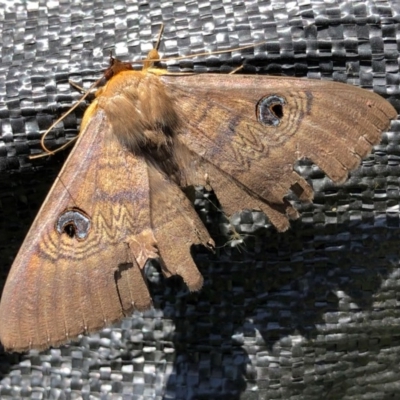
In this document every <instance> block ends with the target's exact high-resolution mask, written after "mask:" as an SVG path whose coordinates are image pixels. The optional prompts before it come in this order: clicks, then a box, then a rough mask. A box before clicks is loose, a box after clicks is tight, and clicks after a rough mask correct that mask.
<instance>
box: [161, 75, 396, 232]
mask: <svg viewBox="0 0 400 400" xmlns="http://www.w3.org/2000/svg"><path fill="white" fill-rule="evenodd" d="M161 79H162V81H163V83H164V84H165V85H166V87H167V88H168V90H169V95H170V97H171V98H172V99H173V101H174V102H175V107H176V110H177V112H178V114H179V115H180V116H181V120H182V121H184V122H183V127H182V129H181V132H180V133H181V134H180V135H179V138H180V140H181V141H182V142H183V143H184V145H185V146H186V147H187V148H189V149H190V150H191V151H192V152H193V153H196V154H197V155H198V156H200V158H199V160H200V161H199V163H200V164H201V165H197V166H196V167H195V168H197V169H198V170H202V172H201V173H202V174H203V175H204V172H205V173H206V176H207V179H208V181H209V183H210V184H211V186H212V187H213V189H214V190H215V192H216V194H217V197H218V198H219V200H220V202H221V204H222V206H223V207H224V209H225V211H226V213H227V214H228V215H229V214H232V213H234V212H236V211H239V210H240V209H243V208H259V209H261V210H263V211H264V212H265V213H266V214H267V215H268V216H269V217H270V220H271V222H272V223H273V224H274V225H275V226H276V227H277V229H278V230H280V231H283V230H285V229H287V228H288V226H289V221H288V217H292V218H296V217H297V212H296V211H295V210H294V209H293V208H292V207H291V205H290V204H289V203H288V202H287V201H286V200H285V198H284V197H285V196H286V195H287V194H288V192H289V190H290V189H291V190H293V191H294V193H295V194H296V195H297V196H298V197H299V198H300V199H301V200H305V201H309V200H311V199H312V197H313V191H312V188H311V187H310V186H309V184H308V183H307V182H306V181H305V180H304V179H303V178H302V177H301V176H300V175H298V174H297V173H296V172H294V170H293V166H294V164H295V163H296V161H298V160H299V159H301V158H304V157H307V158H309V159H311V160H312V161H313V162H315V163H316V164H317V165H319V166H320V167H321V168H322V169H323V170H324V171H325V173H326V174H327V175H328V176H329V177H330V178H331V179H332V180H333V181H334V182H343V181H344V180H345V179H346V178H347V176H348V172H349V171H350V170H352V169H354V168H356V167H357V166H358V165H359V163H360V161H361V159H362V158H363V157H364V156H366V155H367V154H368V153H369V152H370V151H371V148H372V146H373V145H374V144H376V143H378V142H379V141H380V138H381V133H382V131H384V130H385V129H387V128H388V127H389V125H390V120H391V119H393V118H395V117H396V115H397V112H396V111H395V109H394V108H393V107H392V106H391V105H390V104H389V103H388V102H387V101H386V100H384V99H383V98H382V97H380V96H378V95H377V94H375V93H371V92H369V91H367V90H363V89H360V88H357V87H354V86H351V85H346V84H341V83H337V82H326V81H318V80H310V79H299V78H286V77H270V76H257V77H256V78H255V77H254V76H240V75H224V76H221V75H211V74H210V75H189V76H179V77H177V76H173V75H165V76H162V77H161ZM195 168H193V169H195ZM197 175H198V174H197ZM193 180H194V181H197V183H198V184H199V183H200V182H199V180H200V179H199V177H198V176H197V177H195V178H193ZM202 184H204V179H203V182H202Z"/></svg>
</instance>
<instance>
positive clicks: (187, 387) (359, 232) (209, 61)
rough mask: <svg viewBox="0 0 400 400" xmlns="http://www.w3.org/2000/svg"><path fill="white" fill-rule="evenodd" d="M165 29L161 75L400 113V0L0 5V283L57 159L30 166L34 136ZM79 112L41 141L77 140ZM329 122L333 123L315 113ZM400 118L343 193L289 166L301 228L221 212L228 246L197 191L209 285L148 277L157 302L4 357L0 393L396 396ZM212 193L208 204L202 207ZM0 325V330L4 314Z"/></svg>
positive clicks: (313, 172)
mask: <svg viewBox="0 0 400 400" xmlns="http://www.w3.org/2000/svg"><path fill="white" fill-rule="evenodd" d="M161 22H163V23H164V25H165V33H164V35H163V41H162V46H161V51H162V53H163V54H164V55H165V56H166V57H171V56H177V55H182V54H192V53H195V52H200V51H212V50H225V49H231V48H233V47H237V46H241V45H246V44H251V43H258V42H261V41H264V40H268V42H267V43H266V44H263V45H261V46H257V47H255V48H250V49H246V50H242V51H234V52H232V53H226V54H225V53H224V54H219V55H210V56H206V57H198V58H195V59H188V60H185V61H179V62H177V63H175V64H174V65H169V64H168V67H169V68H170V69H171V70H172V71H175V70H183V71H190V70H194V71H199V72H210V71H212V72H215V71H221V72H227V71H230V70H231V69H233V68H235V67H237V66H238V65H243V66H244V67H243V72H245V73H256V72H258V73H267V72H268V73H275V74H284V75H296V76H304V77H309V78H316V79H335V80H339V81H343V82H347V83H349V84H354V85H360V86H362V87H365V88H367V89H370V90H374V91H376V92H378V93H379V94H381V95H383V96H384V97H386V98H388V99H389V100H390V101H391V102H392V104H393V105H395V106H396V107H397V109H398V110H399V109H400V103H399V100H398V99H399V94H400V90H399V65H398V59H399V43H398V38H399V37H400V36H399V33H400V32H399V26H400V25H399V23H400V4H399V2H398V1H397V0H392V1H389V0H387V1H378V0H376V1H360V2H357V1H341V0H336V1H335V0H331V1H328V0H326V1H322V0H310V1H305V0H304V1H302V0H298V1H292V2H287V1H286V2H285V1H278V0H270V1H256V0H254V1H235V2H231V1H221V0H214V1H213V0H200V1H186V2H183V1H177V0H173V1H163V2H158V1H150V2H144V1H112V2H108V1H80V2H73V1H51V2H46V1H37V2H25V1H20V2H12V3H11V2H6V1H2V2H0V43H1V63H0V68H1V73H0V99H1V103H0V124H1V125H0V126H1V129H0V134H1V136H0V170H1V171H2V173H1V176H0V184H1V190H0V216H1V219H0V227H1V228H0V251H1V258H0V260H1V261H0V262H1V264H0V265H1V268H0V271H1V273H0V276H1V280H0V286H2V285H3V284H4V281H5V277H6V275H7V273H8V270H9V268H10V266H11V264H12V260H13V258H14V256H15V254H16V252H17V251H18V248H19V246H20V245H21V243H22V240H23V238H24V235H25V233H26V232H27V229H28V228H29V226H30V224H31V222H32V220H33V218H34V216H35V214H36V212H37V210H38V207H39V206H40V204H41V202H42V201H43V199H44V197H45V195H46V193H47V192H48V190H49V189H50V186H51V183H52V182H53V181H54V179H55V177H56V176H57V172H58V170H59V168H60V167H61V165H62V163H63V161H64V160H65V158H66V156H67V154H66V153H67V152H65V153H62V154H58V155H57V156H55V157H51V158H44V159H40V160H34V161H32V160H29V159H28V158H27V155H29V154H35V153H38V152H40V145H39V138H40V135H41V134H42V133H43V131H44V130H45V129H46V128H47V127H48V126H49V125H50V124H51V122H53V121H54V120H55V119H56V118H57V117H58V116H60V115H62V114H63V113H64V112H65V111H66V110H67V109H68V108H69V107H70V106H71V104H73V103H74V102H75V101H76V100H77V99H78V98H79V97H80V93H79V92H78V91H77V90H75V89H74V88H72V87H71V86H70V84H69V83H68V80H69V79H72V80H74V81H75V82H77V83H78V84H79V85H81V86H83V87H85V88H87V87H89V86H90V84H91V83H93V82H94V80H95V79H96V78H98V77H99V76H100V75H101V71H102V70H104V68H105V67H106V66H107V62H108V54H109V51H110V50H112V51H113V53H114V54H115V55H116V56H117V57H119V58H122V59H125V60H133V59H140V58H143V57H144V56H145V55H146V53H147V52H148V51H149V50H150V49H151V48H152V44H153V43H154V40H155V38H156V37H157V34H158V31H159V27H160V24H161ZM84 109H85V106H82V107H80V108H78V109H77V110H76V112H75V113H73V114H72V115H71V116H69V117H68V118H67V119H66V120H64V121H63V122H62V123H60V124H59V125H57V127H56V129H55V130H53V132H52V134H51V136H50V139H49V141H48V145H49V147H52V146H58V145H60V144H62V143H65V141H66V140H68V139H69V138H71V137H73V136H75V135H76V134H77V132H78V127H79V123H80V119H81V117H82V115H83V112H84ZM326 118H329V110H327V115H326ZM399 131H400V124H399V123H398V121H393V122H392V125H391V129H390V131H389V132H387V133H385V134H384V135H383V137H382V142H381V144H379V145H378V146H376V147H375V150H374V152H373V154H372V155H371V156H369V157H368V158H367V159H366V160H365V161H364V162H363V164H362V165H361V166H360V168H359V169H358V170H357V171H355V172H354V173H353V174H352V175H351V177H350V179H349V180H348V181H347V182H346V183H345V184H344V185H341V186H335V185H333V184H332V183H331V182H330V180H329V179H327V178H326V177H325V175H324V174H323V173H322V172H321V171H320V170H319V169H318V168H317V167H316V166H314V165H313V164H311V163H310V162H307V161H304V162H302V163H299V165H298V166H297V168H298V170H299V171H300V172H301V173H302V175H303V176H304V177H306V178H307V179H308V180H309V181H310V182H311V183H312V185H313V187H314V188H315V190H316V196H315V201H314V203H313V204H307V205H302V204H299V205H298V206H299V209H300V211H301V218H300V219H299V220H298V221H295V222H294V223H292V229H290V230H289V231H288V232H285V233H284V234H277V233H276V231H275V230H274V229H273V228H271V227H270V226H269V225H268V224H267V223H266V220H265V218H264V216H263V215H262V214H261V213H257V212H243V213H241V214H240V215H238V216H237V217H236V219H235V221H234V222H235V227H236V229H237V231H238V233H239V236H235V237H230V236H229V234H227V232H228V227H227V224H226V222H225V221H224V219H223V217H222V215H221V213H220V212H218V211H216V210H215V209H214V208H213V206H212V203H214V202H215V199H214V198H213V195H212V194H209V193H204V192H202V191H199V192H198V193H197V200H196V206H197V208H198V210H199V212H200V213H201V215H202V216H203V217H204V219H205V220H206V221H207V223H208V227H209V228H210V231H211V232H212V234H213V237H214V238H215V239H216V242H217V251H216V253H215V254H210V253H208V252H207V251H206V250H205V249H202V248H198V249H197V248H196V249H194V257H195V261H196V263H197V265H198V267H199V269H200V271H201V272H202V274H203V276H204V278H205V284H204V287H203V289H202V290H201V291H200V292H198V293H188V291H187V290H186V288H185V286H184V284H182V282H181V281H180V280H178V279H168V280H166V279H164V278H163V277H162V276H161V275H160V274H159V272H158V270H157V269H156V268H150V269H149V271H148V276H149V280H150V287H151V291H152V294H153V297H154V309H153V310H150V311H148V312H146V313H135V314H134V315H133V316H132V318H127V319H125V320H124V321H123V322H122V323H120V324H118V325H116V326H113V327H110V328H107V329H104V330H103V331H101V332H99V333H97V334H93V335H91V336H84V337H82V338H81V339H80V340H77V341H74V342H73V343H71V344H70V345H68V346H64V347H61V348H59V349H51V350H48V351H45V352H41V353H38V352H35V351H31V352H29V353H26V354H23V355H16V354H6V353H4V352H1V351H0V398H1V399H16V398H23V397H25V398H35V399H42V398H43V399H44V398H46V399H48V398H49V399H81V398H82V399H97V398H99V399H249V400H250V399H251V400H255V399H310V400H314V399H315V400H319V399H321V398H326V399H389V398H393V399H396V398H400V383H399V374H400V367H399V365H400V309H399V304H398V303H399V295H398V293H400V267H399V258H400V257H399V248H400V246H399V244H400V229H399V199H400V193H399V178H400V167H399V161H400V158H399V156H400V147H399V146H400V144H399V141H400V139H399V138H400V135H399ZM210 200H212V201H211V202H210ZM0 323H1V321H0Z"/></svg>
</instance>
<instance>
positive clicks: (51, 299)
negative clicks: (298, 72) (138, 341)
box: [0, 50, 397, 351]
mask: <svg viewBox="0 0 400 400" xmlns="http://www.w3.org/2000/svg"><path fill="white" fill-rule="evenodd" d="M157 58H158V53H157V52H156V51H155V50H153V52H151V53H150V55H149V57H148V61H147V62H146V63H145V64H144V67H143V69H142V70H141V71H135V70H133V69H132V65H131V64H130V63H125V62H121V61H119V60H116V59H113V60H112V62H111V65H110V67H109V68H108V70H107V71H106V73H105V77H106V78H107V82H106V84H105V85H104V86H103V87H101V88H100V89H99V90H98V91H97V93H96V98H95V100H94V101H93V103H92V104H91V105H90V106H89V108H88V109H87V111H86V113H85V115H84V118H83V121H82V125H81V130H80V135H79V139H78V141H77V143H76V145H75V147H74V149H73V150H72V152H71V154H70V156H69V158H68V160H67V161H66V162H65V165H64V167H63V169H62V171H61V172H60V174H59V178H58V179H57V180H56V182H55V183H54V185H53V187H52V189H51V191H50V193H49V194H48V196H47V198H46V200H45V201H44V204H43V206H42V207H41V209H40V211H39V213H38V215H37V217H36V219H35V221H34V223H33V225H32V227H31V229H30V231H29V233H28V234H27V237H26V239H25V241H24V243H23V245H22V247H21V249H20V251H19V253H18V255H17V257H16V259H15V261H14V264H13V266H12V268H11V271H10V273H9V276H8V279H7V282H6V284H5V287H4V290H3V294H2V299H1V304H0V340H1V342H2V344H3V346H4V347H5V349H7V350H10V351H11V350H12V351H25V350H28V349H31V348H36V349H45V348H47V347H50V346H59V345H61V344H63V343H65V342H67V341H68V340H70V339H72V338H75V337H76V336H78V335H79V334H82V333H88V332H92V331H96V330H99V329H101V328H102V327H104V326H106V325H109V324H112V323H114V322H116V321H118V320H120V319H121V318H123V317H124V316H126V315H129V314H130V313H131V312H132V311H133V310H144V309H147V308H149V307H150V306H151V296H150V294H149V291H148V288H147V284H146V278H145V276H144V273H143V270H144V266H145V264H146V262H147V260H149V259H155V258H157V259H159V261H160V264H161V268H162V272H163V274H164V275H165V276H167V277H168V276H171V275H179V276H181V277H182V279H183V280H184V282H185V283H186V285H187V286H188V288H189V289H190V290H192V291H195V290H199V289H200V288H201V286H202V283H203V278H202V276H201V274H200V272H199V271H198V269H197V267H196V265H195V263H194V261H193V259H192V257H191V254H190V249H191V246H192V245H193V244H201V245H204V246H206V247H209V248H212V247H213V241H212V238H211V237H210V236H209V233H208V232H207V230H206V228H205V227H204V225H203V223H202V221H201V220H200V218H199V216H198V215H197V214H196V212H195V210H194V208H193V205H192V203H191V202H190V201H189V199H188V198H187V197H186V195H185V193H184V191H183V189H184V188H186V187H189V186H192V185H203V186H207V187H209V188H212V189H213V190H214V191H215V193H216V196H217V197H218V199H219V201H220V203H221V205H222V207H223V210H224V212H225V214H226V215H227V216H231V215H232V214H234V213H236V212H238V211H240V210H242V209H255V210H261V211H263V212H264V213H265V214H266V215H267V216H268V218H269V220H270V221H271V223H272V224H273V225H274V226H275V227H276V229H277V230H278V231H279V232H282V231H285V230H286V229H288V228H289V220H290V219H295V218H297V217H298V212H297V211H296V210H295V209H294V207H293V206H292V205H291V203H290V202H289V201H288V200H287V199H286V197H285V196H286V195H287V194H288V193H289V191H292V192H293V193H294V194H295V195H296V196H297V197H298V198H299V199H300V200H302V201H311V200H312V198H313V191H312V188H311V186H310V185H309V184H308V183H307V182H306V180H305V179H304V178H302V177H301V176H300V175H298V174H297V173H296V172H295V171H294V170H293V165H294V164H295V163H296V161H297V160H299V159H301V158H303V157H307V158H309V159H311V160H312V161H313V162H315V163H316V164H317V165H319V166H320V167H321V168H322V169H323V170H324V171H325V173H326V174H327V175H328V176H329V177H330V178H331V179H332V180H333V181H334V182H338V183H341V182H343V181H344V180H345V179H346V178H347V176H348V173H349V171H350V170H352V169H354V168H356V167H357V166H358V165H359V163H360V161H361V159H362V158H363V157H364V156H366V155H367V154H368V153H369V152H370V150H371V148H372V146H373V145H374V144H377V143H378V142H379V140H380V137H381V134H382V132H383V131H384V130H386V129H388V127H389V125H390V120H392V119H393V118H395V117H396V115H397V113H396V111H395V109H394V108H393V107H392V106H391V105H390V104H389V103H388V102H387V101H386V100H384V99H383V98H382V97H380V96H378V95H377V94H374V93H371V92H369V91H367V90H363V89H360V88H357V87H353V86H350V85H346V84H342V83H336V82H328V81H318V80H308V79H301V78H288V77H276V76H246V75H219V74H202V75H198V74H189V75H179V74H178V75H176V74H171V73H168V72H167V71H166V70H163V69H160V68H157V67H156V66H155V64H154V62H152V60H155V59H157Z"/></svg>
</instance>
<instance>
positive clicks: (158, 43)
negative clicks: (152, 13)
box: [154, 24, 164, 51]
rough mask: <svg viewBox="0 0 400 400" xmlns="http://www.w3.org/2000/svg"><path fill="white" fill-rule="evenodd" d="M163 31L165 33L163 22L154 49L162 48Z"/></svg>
mask: <svg viewBox="0 0 400 400" xmlns="http://www.w3.org/2000/svg"><path fill="white" fill-rule="evenodd" d="M163 33H164V24H161V26H160V32H159V33H158V37H157V41H156V44H155V46H154V49H155V50H157V51H158V49H159V48H160V42H161V36H162V34H163Z"/></svg>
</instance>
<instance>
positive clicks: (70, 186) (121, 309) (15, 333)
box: [0, 110, 208, 351]
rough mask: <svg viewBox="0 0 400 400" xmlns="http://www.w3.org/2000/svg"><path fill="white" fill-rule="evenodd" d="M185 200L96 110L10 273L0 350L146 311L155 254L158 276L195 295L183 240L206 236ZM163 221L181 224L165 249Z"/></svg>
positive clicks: (47, 341)
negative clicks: (174, 279) (149, 264)
mask: <svg viewBox="0 0 400 400" xmlns="http://www.w3.org/2000/svg"><path fill="white" fill-rule="evenodd" d="M160 188H161V189H163V190H159V189H160ZM168 196H170V197H171V200H166V197H168ZM188 203H189V201H188V200H187V199H186V197H185V196H184V195H183V193H182V192H181V191H180V190H179V188H178V187H177V186H176V185H175V184H173V183H172V182H170V181H169V180H168V179H167V177H165V176H163V175H162V174H161V173H160V172H159V171H158V170H157V169H156V168H154V167H152V166H149V165H147V163H146V161H145V159H144V158H142V157H139V156H135V155H134V154H132V153H131V152H129V151H127V150H126V149H125V148H123V147H122V146H121V144H120V143H119V141H118V140H117V138H116V136H115V135H114V134H113V133H112V132H111V128H110V123H109V121H108V120H107V118H106V115H105V113H104V112H103V111H102V110H98V111H97V112H96V113H95V115H94V116H93V118H92V120H91V121H90V122H89V124H88V125H87V128H86V129H85V130H84V131H83V132H82V133H81V136H80V138H79V139H78V142H77V144H76V146H75V147H74V149H73V150H72V152H71V154H70V156H69V158H68V160H67V161H66V163H65V165H64V168H63V169H62V171H61V173H60V175H59V178H58V179H57V181H56V182H55V184H54V185H53V187H52V189H51V191H50V193H49V195H48V197H47V198H46V200H45V202H44V204H43V206H42V208H41V210H40V211H39V213H38V216H37V217H36V219H35V221H34V223H33V225H32V227H31V229H30V231H29V233H28V235H27V237H26V239H25V241H24V243H23V245H22V247H21V249H20V251H19V253H18V255H17V257H16V259H15V261H14V264H13V266H12V268H11V271H10V273H9V277H8V279H7V282H6V285H5V287H4V290H3V294H2V299H1V303H0V321H1V324H0V340H1V342H2V344H3V346H4V347H5V348H6V349H11V350H14V351H24V350H27V349H29V348H37V349H42V348H46V347H49V346H58V345H60V344H62V343H64V342H66V341H67V340H69V339H72V338H74V337H76V336H77V335H79V334H81V333H86V332H90V331H94V330H98V329H100V328H102V327H104V326H105V325H109V324H111V323H113V322H115V321H117V320H119V319H121V318H122V317H124V316H125V315H126V314H127V313H129V312H131V311H132V310H133V309H139V310H141V309H146V308H149V307H150V306H151V297H150V294H149V291H148V289H147V285H146V281H145V277H144V275H143V266H144V264H145V262H146V260H147V259H149V258H156V257H158V256H159V255H160V254H159V253H158V252H160V253H161V256H164V258H165V259H164V264H163V265H164V273H165V274H166V275H172V274H180V275H181V276H182V277H183V279H184V280H185V282H186V283H187V284H188V286H189V288H190V289H192V290H195V289H199V288H200V287H201V284H202V277H201V275H200V273H199V271H198V270H197V268H196V266H195V264H194V262H193V260H192V258H191V255H190V245H191V243H189V242H191V241H192V242H193V243H200V242H201V239H199V232H200V235H201V234H202V235H203V239H204V241H206V240H207V239H208V235H207V237H206V230H205V228H204V226H203V225H202V223H201V221H200V220H199V218H198V216H197V214H196V213H195V211H194V210H193V209H191V210H188ZM166 205H168V206H169V208H166V207H165V206H166ZM78 207H79V208H78ZM151 207H153V209H151ZM193 214H194V216H193ZM167 216H168V217H167ZM192 216H193V218H194V219H193V220H191V217H192ZM196 218H197V219H196ZM171 220H174V221H176V222H177V223H179V227H180V231H179V232H180V234H179V232H177V229H176V228H175V230H174V235H175V236H176V240H177V242H175V243H168V231H170V230H171ZM79 235H80V236H81V238H80V240H78V239H77V236H79ZM72 236H73V237H72ZM156 240H158V241H159V243H158V244H157V243H156ZM179 241H180V242H183V245H181V244H182V243H180V242H179ZM157 245H158V246H157ZM168 246H169V247H168ZM175 248H176V249H177V250H176V251H175ZM172 261H175V262H176V264H173V265H171V262H172Z"/></svg>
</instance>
